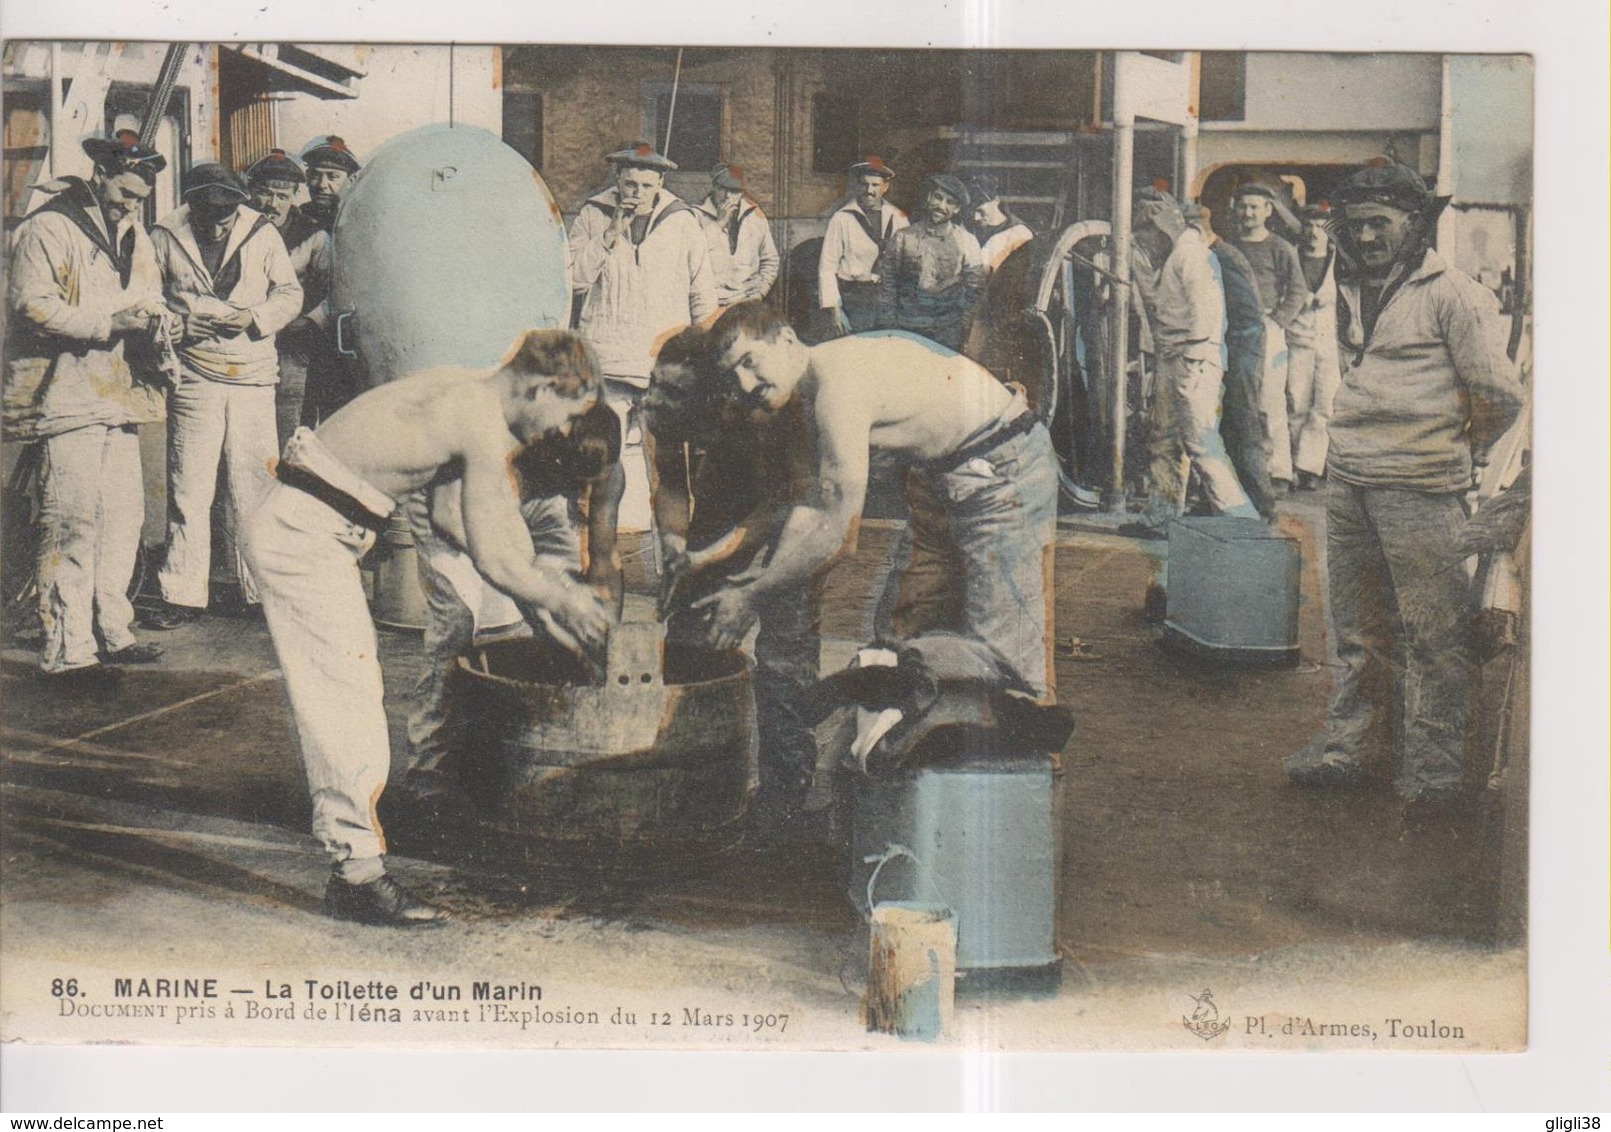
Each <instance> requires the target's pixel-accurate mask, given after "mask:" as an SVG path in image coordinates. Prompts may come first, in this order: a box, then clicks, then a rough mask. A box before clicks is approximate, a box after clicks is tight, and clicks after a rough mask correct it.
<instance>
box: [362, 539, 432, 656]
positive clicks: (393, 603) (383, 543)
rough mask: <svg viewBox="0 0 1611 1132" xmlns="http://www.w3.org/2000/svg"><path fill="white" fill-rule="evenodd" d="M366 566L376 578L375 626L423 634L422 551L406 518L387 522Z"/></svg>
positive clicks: (373, 596)
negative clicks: (415, 544)
mask: <svg viewBox="0 0 1611 1132" xmlns="http://www.w3.org/2000/svg"><path fill="white" fill-rule="evenodd" d="M363 566H364V569H366V570H368V571H369V572H370V574H371V575H372V576H373V578H374V588H373V592H372V594H371V596H370V613H371V614H372V616H373V617H374V618H375V624H377V625H384V626H385V627H386V628H388V629H409V630H412V631H414V632H421V631H423V630H424V628H425V618H426V611H425V590H424V588H423V587H422V586H421V585H420V568H419V551H418V550H417V549H416V548H415V546H414V532H413V531H411V530H409V529H408V517H407V516H406V515H403V514H402V513H401V512H397V513H394V514H393V515H392V517H391V518H390V519H388V520H387V521H386V529H385V530H384V531H382V532H381V533H380V537H379V538H377V539H376V540H375V545H374V548H373V549H371V550H370V552H369V553H368V554H367V555H365V556H364V561H363Z"/></svg>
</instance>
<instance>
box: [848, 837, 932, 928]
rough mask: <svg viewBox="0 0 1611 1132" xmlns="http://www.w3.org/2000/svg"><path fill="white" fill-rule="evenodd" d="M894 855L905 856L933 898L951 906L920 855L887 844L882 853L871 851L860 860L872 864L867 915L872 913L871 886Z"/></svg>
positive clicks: (902, 846) (872, 886)
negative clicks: (915, 867)
mask: <svg viewBox="0 0 1611 1132" xmlns="http://www.w3.org/2000/svg"><path fill="white" fill-rule="evenodd" d="M896 857H905V858H906V859H907V860H908V861H910V862H912V864H913V865H915V866H917V874H918V876H920V877H922V878H923V879H924V880H925V881H927V882H928V886H929V891H930V892H932V893H933V894H934V898H935V899H936V900H938V901H939V902H940V903H941V904H943V905H944V906H945V907H947V908H949V907H951V903H950V901H948V900H946V898H945V893H943V892H941V891H940V887H939V885H937V884H935V883H934V875H933V874H932V873H930V872H929V870H928V867H927V866H925V865H924V864H923V859H922V858H921V857H919V856H918V855H917V854H916V853H914V852H912V851H911V850H910V849H908V848H907V847H906V846H904V845H895V844H887V845H885V846H884V851H883V852H882V853H872V854H869V855H868V856H866V857H863V858H862V862H863V863H864V864H868V865H873V872H872V875H871V876H869V877H868V878H867V915H868V916H871V915H872V914H873V904H874V901H873V888H874V887H875V886H876V885H877V884H878V874H879V873H881V872H883V871H884V866H885V865H887V864H889V863H890V862H891V861H893V860H894V859H895V858H896ZM875 861H876V862H878V863H877V864H876V865H874V864H873V862H875Z"/></svg>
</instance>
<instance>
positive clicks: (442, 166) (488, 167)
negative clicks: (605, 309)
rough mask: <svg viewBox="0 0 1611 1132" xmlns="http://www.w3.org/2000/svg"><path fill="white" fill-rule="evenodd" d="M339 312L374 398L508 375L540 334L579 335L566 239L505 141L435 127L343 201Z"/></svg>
mask: <svg viewBox="0 0 1611 1132" xmlns="http://www.w3.org/2000/svg"><path fill="white" fill-rule="evenodd" d="M333 253H334V254H333V258H334V265H333V271H332V280H331V300H330V301H331V309H332V311H333V313H334V316H335V317H336V318H337V319H338V320H339V323H340V325H339V339H340V345H341V346H342V347H343V348H344V349H345V350H346V351H349V352H350V351H353V350H356V351H357V353H358V355H359V359H360V365H361V367H362V369H363V371H364V373H365V374H366V377H367V380H368V382H369V384H370V385H379V384H381V383H382V382H386V381H390V380H392V379H394V378H397V377H402V376H404V375H406V374H410V373H415V372H418V371H419V370H423V369H429V368H433V367H436V366H466V367H470V368H487V367H491V366H493V365H496V364H497V362H498V361H499V360H500V359H501V358H503V356H504V355H505V354H506V353H507V352H508V350H509V348H510V347H511V346H512V345H513V344H514V342H515V340H516V338H517V337H518V336H519V335H520V334H522V333H523V332H525V331H527V330H533V329H538V328H554V327H564V326H567V325H569V322H570V303H571V297H570V283H569V280H568V279H567V277H566V270H565V227H564V223H563V220H562V218H561V216H560V211H559V208H558V206H556V205H555V204H554V198H553V196H552V194H550V193H549V191H548V186H546V185H545V184H543V181H542V178H541V177H539V176H538V175H537V173H536V171H535V170H533V169H532V167H531V165H530V164H529V163H528V162H527V161H526V160H525V159H524V158H522V157H521V156H520V155H519V154H518V153H516V152H515V151H514V150H512V149H510V148H509V147H508V146H507V145H505V144H504V143H503V142H502V141H501V140H500V139H499V138H498V137H497V136H496V135H494V134H491V133H489V132H487V131H486V130H481V129H476V128H474V127H469V126H446V125H434V126H422V127H420V128H419V129H417V130H411V131H409V132H408V133H406V134H401V135H399V136H397V137H395V138H393V139H392V140H391V141H389V142H387V143H386V144H385V145H383V146H381V147H380V148H379V149H378V150H376V151H375V153H374V154H373V156H372V157H371V158H370V159H369V162H368V164H366V165H365V166H364V168H363V169H362V170H361V171H360V172H359V173H358V174H357V175H356V176H355V177H354V178H353V181H352V183H351V184H350V185H349V186H348V187H347V190H346V192H345V193H343V194H342V199H341V206H340V209H339V211H338V212H337V215H336V222H335V228H334V248H333Z"/></svg>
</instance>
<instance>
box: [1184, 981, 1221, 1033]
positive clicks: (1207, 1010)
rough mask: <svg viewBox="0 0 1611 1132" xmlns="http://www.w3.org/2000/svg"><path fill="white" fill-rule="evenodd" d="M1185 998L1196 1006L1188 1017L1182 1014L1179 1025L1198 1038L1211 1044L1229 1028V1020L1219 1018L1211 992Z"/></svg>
mask: <svg viewBox="0 0 1611 1132" xmlns="http://www.w3.org/2000/svg"><path fill="white" fill-rule="evenodd" d="M1186 997H1188V998H1190V999H1191V1000H1192V1001H1193V1002H1194V1003H1196V1004H1197V1005H1196V1006H1195V1007H1193V1009H1192V1012H1191V1013H1190V1014H1189V1015H1187V1014H1182V1015H1181V1016H1180V1024H1181V1025H1182V1026H1185V1027H1186V1029H1188V1030H1190V1031H1191V1032H1192V1033H1194V1034H1196V1035H1197V1036H1198V1037H1199V1038H1202V1039H1203V1041H1205V1042H1211V1041H1213V1040H1214V1039H1215V1038H1217V1037H1219V1036H1220V1035H1221V1034H1223V1033H1224V1032H1225V1031H1226V1030H1229V1029H1230V1028H1231V1020H1230V1019H1229V1018H1221V1017H1220V1016H1219V1007H1217V1006H1215V1005H1214V992H1213V991H1211V990H1205V991H1203V993H1202V994H1193V995H1187V996H1186Z"/></svg>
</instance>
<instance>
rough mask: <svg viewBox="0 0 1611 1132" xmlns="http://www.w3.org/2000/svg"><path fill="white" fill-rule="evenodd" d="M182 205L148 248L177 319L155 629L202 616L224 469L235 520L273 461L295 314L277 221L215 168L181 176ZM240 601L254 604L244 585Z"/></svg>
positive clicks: (296, 288) (246, 578)
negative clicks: (282, 355) (279, 394)
mask: <svg viewBox="0 0 1611 1132" xmlns="http://www.w3.org/2000/svg"><path fill="white" fill-rule="evenodd" d="M182 196H183V198H184V203H183V204H182V205H180V207H179V208H178V209H176V210H175V211H174V212H172V213H171V214H169V215H168V216H166V217H164V218H163V219H162V220H160V221H159V222H158V223H157V227H156V230H155V232H153V234H152V242H153V244H154V245H155V248H156V253H157V264H158V266H159V267H161V269H162V279H163V290H164V293H165V294H166V296H167V300H168V305H169V306H170V307H172V308H173V309H174V310H175V311H178V312H179V313H181V314H182V315H184V322H185V332H184V339H183V341H182V342H181V343H180V346H179V371H180V372H179V382H178V384H177V385H176V386H175V388H174V390H173V391H172V393H170V394H169V397H168V543H167V556H166V558H165V560H164V562H163V566H162V569H161V571H160V572H159V574H158V575H157V580H158V582H159V584H160V586H161V589H162V598H163V604H162V607H161V608H160V609H158V610H157V611H156V612H154V613H153V614H150V615H148V616H147V617H146V619H145V621H144V624H146V625H147V626H149V627H151V628H154V629H173V628H177V627H178V626H180V625H183V624H185V623H186V622H189V621H193V620H195V619H196V618H197V617H198V616H199V615H200V613H201V611H202V610H203V609H205V608H206V606H207V597H208V579H209V574H210V566H211V558H212V528H211V511H212V505H213V495H214V492H215V489H216V486H217V482H218V467H219V462H220V460H222V461H223V463H224V465H225V466H226V467H227V468H228V476H227V479H228V482H229V494H230V518H231V521H232V522H235V521H238V520H239V518H240V517H243V516H245V515H246V514H248V513H249V512H250V510H251V507H252V505H253V504H255V503H256V501H257V495H258V493H259V491H260V490H261V489H262V488H263V487H265V486H266V485H267V483H268V478H269V468H270V467H271V466H272V464H273V462H274V460H275V458H276V456H278V454H279V449H278V440H277V434H276V430H275V417H274V387H275V385H276V384H277V383H278V381H279V368H280V363H279V353H278V350H277V349H276V345H275V336H276V335H277V334H278V333H279V331H280V330H282V329H283V328H284V327H285V326H287V325H288V324H290V322H291V321H292V320H293V319H295V318H296V317H297V316H298V315H300V314H301V313H302V285H301V284H300V283H299V282H297V277H296V270H295V269H294V268H293V267H292V266H291V258H290V256H289V255H287V254H286V251H285V241H284V240H282V239H281V238H280V233H279V231H278V230H277V229H276V228H275V227H274V224H273V222H272V221H270V220H269V218H268V217H266V216H264V215H263V214H262V213H260V212H258V211H256V210H255V209H253V208H251V207H250V206H249V205H248V204H247V203H246V202H247V197H248V194H247V191H246V186H245V184H244V183H243V182H242V181H241V178H240V177H239V176H238V175H237V174H235V173H233V172H231V171H230V170H228V169H226V168H224V167H223V166H222V165H217V164H213V163H208V164H204V165H197V166H196V167H194V168H193V169H191V170H190V172H189V173H187V174H185V177H184V183H183V186H182ZM239 576H240V583H241V592H242V596H243V597H244V598H245V599H246V600H247V602H252V601H255V587H254V586H253V584H252V580H251V577H250V575H249V574H248V573H247V571H246V570H245V569H244V567H241V568H240V569H239Z"/></svg>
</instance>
